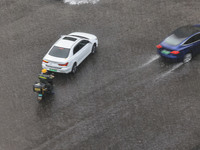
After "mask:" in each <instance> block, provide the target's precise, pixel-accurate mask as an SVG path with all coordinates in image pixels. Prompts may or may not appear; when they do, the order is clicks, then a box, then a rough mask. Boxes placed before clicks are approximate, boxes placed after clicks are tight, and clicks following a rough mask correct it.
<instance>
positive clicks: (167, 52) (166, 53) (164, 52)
mask: <svg viewBox="0 0 200 150" xmlns="http://www.w3.org/2000/svg"><path fill="white" fill-rule="evenodd" d="M161 53H163V54H165V55H168V54H170V51H166V50H162V51H161Z"/></svg>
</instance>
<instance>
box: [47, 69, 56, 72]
mask: <svg viewBox="0 0 200 150" xmlns="http://www.w3.org/2000/svg"><path fill="white" fill-rule="evenodd" d="M49 71H53V72H57V70H56V69H49Z"/></svg>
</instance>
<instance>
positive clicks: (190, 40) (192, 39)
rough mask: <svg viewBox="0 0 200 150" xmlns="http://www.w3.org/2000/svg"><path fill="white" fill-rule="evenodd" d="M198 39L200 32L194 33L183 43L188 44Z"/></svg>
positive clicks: (199, 38)
mask: <svg viewBox="0 0 200 150" xmlns="http://www.w3.org/2000/svg"><path fill="white" fill-rule="evenodd" d="M199 40H200V34H196V35H194V36H193V37H191V38H190V39H188V40H187V41H186V42H185V43H184V44H190V43H193V42H196V41H199Z"/></svg>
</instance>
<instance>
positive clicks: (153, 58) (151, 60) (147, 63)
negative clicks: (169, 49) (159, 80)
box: [138, 55, 160, 68]
mask: <svg viewBox="0 0 200 150" xmlns="http://www.w3.org/2000/svg"><path fill="white" fill-rule="evenodd" d="M159 57H160V56H159V55H154V56H152V57H151V58H150V59H149V60H148V61H147V62H146V63H144V64H142V65H141V66H139V67H138V68H142V67H146V66H147V65H149V64H151V63H152V62H154V61H155V60H157V59H158V58H159Z"/></svg>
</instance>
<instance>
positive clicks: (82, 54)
mask: <svg viewBox="0 0 200 150" xmlns="http://www.w3.org/2000/svg"><path fill="white" fill-rule="evenodd" d="M97 47H98V39H97V37H96V36H95V35H92V34H89V33H83V32H74V33H71V34H69V35H62V36H61V38H60V39H59V40H58V41H57V42H56V43H55V44H54V45H53V46H52V47H51V48H50V50H49V51H48V52H47V54H46V55H45V56H44V58H43V61H42V68H43V69H47V70H49V71H52V72H59V73H70V72H72V73H75V72H76V70H77V66H78V65H80V63H81V62H82V61H83V60H84V59H85V58H86V57H87V56H88V55H89V54H90V53H95V52H96V48H97Z"/></svg>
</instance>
